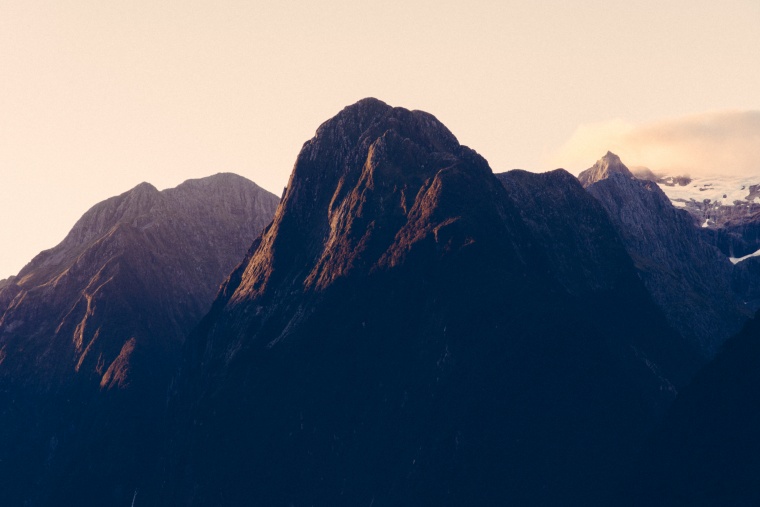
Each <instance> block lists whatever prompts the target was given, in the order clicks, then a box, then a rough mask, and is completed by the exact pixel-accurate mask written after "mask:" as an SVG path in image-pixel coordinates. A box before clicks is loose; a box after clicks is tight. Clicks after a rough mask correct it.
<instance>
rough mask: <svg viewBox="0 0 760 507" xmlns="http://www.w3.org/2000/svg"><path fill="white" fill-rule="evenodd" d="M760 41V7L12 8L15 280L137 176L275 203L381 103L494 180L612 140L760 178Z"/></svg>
mask: <svg viewBox="0 0 760 507" xmlns="http://www.w3.org/2000/svg"><path fill="white" fill-rule="evenodd" d="M758 27H760V2H758V0H744V1H742V0H725V1H723V2H715V1H714V0H711V1H709V2H708V1H701V0H688V1H685V0H684V1H681V0H671V1H668V0H665V1H663V0H657V1H635V2H632V1H630V0H623V1H617V0H606V1H584V0H565V1H561V0H546V1H536V2H525V1H519V2H518V1H509V0H502V1H477V0H474V1H470V2H463V1H461V0H457V1H448V0H436V1H415V0H404V1H394V0H384V1H382V2H376V1H375V2H362V1H359V0H351V1H337V0H331V1H322V2H308V1H304V0H301V1H299V2H295V1H287V0H280V1H278V2H259V1H225V0H213V1H211V0H209V1H194V0H182V1H176V2H175V1H162V0H113V1H110V0H78V1H69V0H50V1H45V2H43V1H37V0H18V1H17V0H0V232H1V233H2V238H3V248H2V249H0V278H2V277H3V276H7V275H10V274H13V273H16V272H17V271H18V270H19V269H20V268H21V267H22V266H23V265H24V263H25V262H27V261H28V260H30V259H31V258H32V256H33V255H35V254H36V253H37V252H39V251H40V250H42V249H45V248H49V247H52V246H53V245H55V244H56V243H57V242H58V241H60V240H61V239H62V238H63V236H64V235H65V233H66V232H67V231H68V230H69V228H70V227H71V226H72V225H73V224H74V222H75V221H76V219H77V218H78V217H79V216H81V214H82V213H83V212H84V211H86V210H87V209H88V208H89V207H90V206H92V205H93V204H95V203H96V202H98V201H100V200H103V199H105V198H107V197H109V196H112V195H116V194H119V193H121V192H124V191H126V190H128V189H129V188H131V187H133V186H134V185H136V184H137V183H139V182H141V181H149V182H151V183H153V184H154V185H156V186H157V187H159V188H166V187H169V186H175V185H177V184H178V183H180V182H182V181H183V180H185V179H188V178H194V177H202V176H207V175H209V174H213V173H216V172H220V171H232V172H236V173H238V174H241V175H244V176H246V177H248V178H250V179H252V180H254V181H255V182H257V183H259V184H260V185H261V186H263V187H264V188H267V189H269V190H271V191H273V192H275V193H276V194H278V195H279V194H280V192H281V191H282V187H283V186H284V185H285V184H286V182H287V177H288V175H289V173H290V170H291V168H292V165H293V162H294V161H295V158H296V155H297V153H298V151H299V149H300V147H301V145H302V144H303V142H304V141H306V140H307V139H309V138H310V137H311V136H312V134H313V133H314V131H315V129H316V128H317V127H318V126H319V124H320V123H322V122H323V121H324V120H326V119H328V118H329V117H331V116H333V115H334V114H335V113H337V112H338V111H339V110H340V109H341V108H342V107H344V106H345V105H348V104H350V103H353V102H355V101H357V100H359V99H361V98H363V97H366V96H375V97H378V98H380V99H382V100H384V101H386V102H388V103H389V104H391V105H394V106H403V107H407V108H410V109H423V110H426V111H428V112H431V113H433V114H435V115H436V116H437V117H438V118H439V119H440V120H441V121H442V122H443V123H445V124H446V125H447V126H448V127H449V128H450V129H451V130H452V132H454V134H455V135H456V136H457V137H458V138H459V140H460V142H462V143H464V144H467V145H469V146H471V147H472V148H474V149H476V150H477V151H478V152H480V153H481V154H482V155H484V156H485V157H486V158H487V159H488V160H489V162H490V163H491V167H492V168H493V169H494V171H497V172H498V171H505V170H509V169H512V168H516V167H519V168H524V169H530V170H537V171H543V170H547V169H551V168H554V167H557V166H565V167H567V168H568V169H570V170H572V171H573V172H577V171H578V170H580V169H582V168H584V167H588V166H590V165H591V164H592V163H593V162H594V160H595V159H596V158H598V157H599V156H601V155H602V154H603V153H604V151H606V149H607V148H606V147H604V145H605V144H608V143H613V144H614V143H616V146H618V148H615V149H619V150H622V151H624V153H621V156H623V160H624V161H625V162H627V163H629V165H639V164H642V163H644V159H646V163H647V164H650V165H657V164H658V163H659V162H658V160H660V159H658V158H657V156H655V155H654V154H655V153H661V154H662V153H665V154H666V155H662V157H661V159H662V160H666V159H667V160H669V161H672V160H673V159H674V158H677V157H676V156H675V155H674V153H675V154H677V153H687V152H689V148H688V147H689V146H700V147H702V148H704V149H703V152H704V151H710V150H712V147H714V150H713V151H719V150H722V149H724V147H725V146H730V147H731V150H732V153H733V155H732V156H731V157H720V156H715V157H713V159H714V161H711V162H709V164H707V165H708V166H709V167H712V166H713V165H721V164H728V163H730V164H734V163H735V165H736V170H741V171H745V172H746V171H748V170H751V167H752V163H753V162H757V167H758V169H757V171H758V174H760V160H758V154H757V146H758V144H757V142H754V144H753V141H752V140H753V139H754V140H755V141H756V140H757V135H758V132H760V128H759V127H758V116H757V115H758V111H760V57H759V56H758V54H759V51H760V29H758ZM695 125H696V126H697V127H695ZM699 125H702V126H703V127H704V128H702V129H701V130H700V128H699ZM753 129H754V130H753ZM706 131H710V132H712V135H711V136H709V139H710V143H708V144H707V145H706V144H704V143H703V142H701V141H700V139H702V140H704V139H705V137H704V136H705V135H706V134H705V132H706ZM700 132H701V133H700ZM667 133H669V134H671V137H670V138H669V139H672V140H673V143H674V144H673V146H676V145H677V149H676V148H674V149H673V150H671V149H670V148H671V147H670V145H668V143H665V145H663V142H662V141H661V137H662V136H661V134H667ZM679 136H680V137H679ZM700 136H702V137H700ZM753 136H755V137H753ZM665 137H666V138H667V135H666V136H665ZM734 138H738V139H739V140H738V141H737V140H735V139H734ZM747 139H749V141H747ZM600 140H601V141H600ZM723 141H725V143H724V142H723ZM654 145H657V146H656V147H653V146H654ZM753 146H754V148H753ZM707 147H710V150H707ZM610 149H613V148H612V147H610ZM753 149H754V151H753ZM736 150H740V151H741V150H744V152H736ZM613 151H614V149H613ZM713 151H711V153H713ZM708 155H710V154H703V155H700V156H694V157H692V159H693V160H692V159H690V161H689V163H694V164H699V163H702V162H704V160H705V157H707V158H710V156H708ZM626 156H637V157H638V156H641V158H642V160H627V159H626ZM563 157H565V158H563ZM565 159H566V160H567V161H565ZM711 160H712V159H711ZM668 164H671V165H672V163H671V162H668ZM703 165H704V164H703ZM700 169H703V167H700ZM716 169H717V170H734V169H732V168H731V167H717V168H716Z"/></svg>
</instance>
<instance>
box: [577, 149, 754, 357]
mask: <svg viewBox="0 0 760 507" xmlns="http://www.w3.org/2000/svg"><path fill="white" fill-rule="evenodd" d="M578 179H579V181H581V182H582V183H584V182H585V186H586V188H587V190H588V191H589V192H590V193H591V195H593V196H594V197H596V198H597V199H598V200H599V202H601V203H602V205H603V206H604V207H605V209H606V210H607V212H608V214H609V216H610V218H611V219H612V222H613V223H614V224H615V226H616V228H617V230H618V233H619V234H620V237H621V238H622V239H623V242H624V244H625V246H626V248H627V250H628V253H629V254H630V255H631V258H632V259H633V261H634V264H635V265H636V268H637V269H638V271H639V273H640V274H641V278H642V280H643V281H644V283H645V285H646V287H647V289H648V290H649V291H650V293H651V294H652V297H653V299H654V300H655V302H656V303H657V304H658V305H659V306H660V308H662V310H663V311H664V313H665V315H666V317H667V318H668V322H670V324H671V325H672V326H673V327H674V328H675V329H676V330H678V331H679V332H680V333H681V334H682V335H683V336H684V337H686V338H688V339H690V340H694V341H695V342H696V343H698V344H699V346H700V347H701V349H702V350H703V351H704V353H705V354H706V355H707V356H711V355H713V354H714V353H715V352H716V351H717V350H718V348H719V347H720V345H721V344H722V343H723V341H725V340H726V339H727V338H728V337H729V336H731V335H733V334H735V333H736V332H738V330H739V329H741V326H742V324H743V323H744V322H746V320H747V319H748V318H749V315H750V314H749V312H748V311H747V310H746V308H745V307H744V306H743V304H742V302H741V301H740V300H739V298H738V297H737V296H736V294H735V293H734V291H733V290H732V288H731V277H732V265H731V263H730V262H729V261H728V259H727V258H726V256H725V255H723V254H721V252H719V251H718V250H717V249H716V248H715V247H714V246H712V245H710V244H709V243H708V242H706V241H705V240H704V238H703V236H702V235H701V234H700V231H699V230H698V229H697V228H696V227H695V225H694V222H693V220H692V218H691V216H690V215H689V214H688V213H687V212H685V211H683V210H678V209H675V208H674V207H673V206H672V204H671V202H670V200H669V199H668V198H667V196H666V195H665V194H664V193H663V192H662V190H661V189H660V187H658V186H657V184H656V183H653V182H651V181H642V180H638V179H636V178H634V176H633V175H632V174H631V173H630V171H628V169H627V168H626V167H625V165H623V164H622V163H621V162H620V159H619V158H618V157H617V156H616V155H614V154H611V153H609V152H608V153H607V154H606V155H605V156H604V157H603V158H602V159H601V160H599V161H598V162H597V163H596V164H595V165H594V166H593V167H592V168H590V169H588V170H586V171H584V172H582V173H581V174H580V175H579V176H578Z"/></svg>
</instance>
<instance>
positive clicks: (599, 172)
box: [578, 151, 633, 188]
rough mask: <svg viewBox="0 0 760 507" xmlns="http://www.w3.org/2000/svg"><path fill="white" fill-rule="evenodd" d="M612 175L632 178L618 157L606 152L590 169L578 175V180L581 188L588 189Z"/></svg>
mask: <svg viewBox="0 0 760 507" xmlns="http://www.w3.org/2000/svg"><path fill="white" fill-rule="evenodd" d="M612 174H620V175H622V176H625V177H628V178H633V174H631V171H629V170H628V168H627V167H626V166H625V164H623V162H622V161H621V160H620V157H618V156H617V155H615V154H614V153H612V152H611V151H608V152H607V153H605V155H604V156H603V157H602V158H600V159H599V160H597V161H596V163H595V164H594V165H593V166H591V167H590V168H588V169H586V170H585V171H583V172H582V173H580V174H579V175H578V180H579V181H580V182H581V185H583V187H584V188H585V187H588V186H589V185H592V184H594V183H596V182H597V181H601V180H604V179H607V178H609V177H610V175H612Z"/></svg>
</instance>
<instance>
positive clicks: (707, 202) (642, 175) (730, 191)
mask: <svg viewBox="0 0 760 507" xmlns="http://www.w3.org/2000/svg"><path fill="white" fill-rule="evenodd" d="M634 174H635V176H636V177H637V178H639V179H644V180H649V181H653V182H655V183H657V184H658V185H659V186H660V188H661V189H662V191H663V192H664V193H665V195H667V196H668V198H669V199H670V200H671V202H672V203H673V206H676V207H678V208H681V209H684V210H686V211H688V212H689V213H690V214H691V215H692V216H693V217H694V219H695V220H696V221H697V223H698V224H699V225H700V226H701V227H704V228H710V229H720V228H723V227H724V226H725V225H726V223H727V222H734V223H735V222H741V221H745V220H747V219H751V218H752V217H753V216H755V215H757V214H758V213H760V177H758V176H731V175H713V176H696V177H694V178H692V177H689V176H664V175H656V174H655V173H653V172H652V171H649V170H648V169H646V168H638V169H637V170H635V171H634Z"/></svg>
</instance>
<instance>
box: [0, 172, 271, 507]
mask: <svg viewBox="0 0 760 507" xmlns="http://www.w3.org/2000/svg"><path fill="white" fill-rule="evenodd" d="M277 203H278V199H277V197H276V196H274V195H272V194H270V193H269V192H267V191H265V190H263V189H261V188H259V187H258V186H256V185H255V184H254V183H252V182H250V181H248V180H246V179H245V178H242V177H240V176H236V175H234V174H217V175H215V176H211V177H208V178H203V179H198V180H189V181H186V182H185V183H183V184H181V185H179V186H178V187H176V188H173V189H168V190H164V191H161V192H159V191H158V190H157V189H156V188H155V187H153V186H152V185H150V184H148V183H142V184H140V185H138V186H137V187H135V188H133V189H132V190H130V191H128V192H125V193H123V194H121V195H119V196H117V197H113V198H111V199H108V200H106V201H104V202H101V203H99V204H97V205H95V206H93V207H92V208H91V209H90V210H89V211H88V212H87V213H85V215H84V216H82V218H81V219H80V220H79V221H78V222H77V223H76V224H75V225H74V227H73V228H72V230H71V231H70V232H69V234H68V235H67V236H66V238H65V239H64V240H63V241H62V242H61V243H60V244H59V245H57V246H56V247H54V248H52V249H50V250H47V251H44V252H42V253H40V254H39V255H37V256H36V257H35V258H34V259H33V260H32V261H31V262H30V263H29V264H28V265H27V266H26V267H24V268H23V269H22V270H21V272H20V273H19V274H18V275H17V276H16V277H12V278H10V279H8V280H6V281H5V282H4V283H3V284H1V285H0V407H1V408H2V413H0V423H2V426H3V432H2V436H1V437H0V477H2V479H0V481H1V484H2V489H3V496H4V498H5V501H6V502H8V504H18V505H21V504H24V503H25V502H26V503H31V504H33V505H48V504H51V503H55V504H63V503H65V504H71V505H90V504H92V505H95V504H99V505H102V504H112V505H116V504H122V505H126V504H127V502H128V501H131V500H132V495H133V493H134V490H135V488H136V487H137V482H138V477H139V475H140V473H141V467H143V466H144V464H145V462H146V461H148V462H149V461H150V460H149V458H148V457H149V456H150V455H152V454H154V453H155V452H156V451H157V447H158V442H159V435H160V431H159V429H160V428H161V425H160V421H161V414H162V413H163V408H162V407H163V405H164V403H165V397H166V394H165V393H166V389H167V383H168V381H169V379H170V377H171V375H172V373H173V371H174V369H175V368H176V366H177V362H178V359H179V353H180V349H181V345H182V342H183V340H184V338H185V336H186V335H187V333H189V331H190V330H191V329H192V328H193V327H194V326H195V325H196V324H197V323H198V321H199V320H200V319H201V317H202V316H203V315H204V314H205V313H206V312H207V311H208V309H209V308H210V306H211V303H212V301H213V299H214V297H215V295H216V292H217V290H218V288H219V285H220V284H221V282H222V281H224V278H225V277H226V276H227V275H228V274H229V272H230V271H231V270H232V269H233V268H234V267H235V266H236V265H237V263H238V262H239V261H240V259H241V258H242V256H243V255H244V254H245V252H246V250H247V248H248V247H249V246H250V244H251V242H252V241H253V240H254V238H255V237H256V236H257V235H258V234H259V233H260V232H261V230H262V229H263V228H264V227H265V226H266V225H267V224H268V223H269V222H270V221H271V218H272V216H273V215H274V210H275V207H276V205H277Z"/></svg>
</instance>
